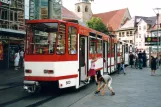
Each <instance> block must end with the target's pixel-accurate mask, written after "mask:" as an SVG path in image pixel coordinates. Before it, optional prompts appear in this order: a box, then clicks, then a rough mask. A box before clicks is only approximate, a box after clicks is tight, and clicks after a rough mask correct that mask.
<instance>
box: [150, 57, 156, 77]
mask: <svg viewBox="0 0 161 107" xmlns="http://www.w3.org/2000/svg"><path fill="white" fill-rule="evenodd" d="M156 68H157V58H154V57H153V56H151V76H154V75H155V70H156Z"/></svg>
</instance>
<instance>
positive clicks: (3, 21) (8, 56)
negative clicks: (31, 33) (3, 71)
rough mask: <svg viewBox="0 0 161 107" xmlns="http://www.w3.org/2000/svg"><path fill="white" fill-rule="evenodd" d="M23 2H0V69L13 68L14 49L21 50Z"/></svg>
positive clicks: (6, 0) (13, 0) (23, 33)
mask: <svg viewBox="0 0 161 107" xmlns="http://www.w3.org/2000/svg"><path fill="white" fill-rule="evenodd" d="M24 35H25V20H24V0H12V1H11V0H1V1H0V44H1V46H0V47H1V48H0V56H1V58H0V68H10V67H13V64H14V63H13V58H14V53H15V49H20V48H23V43H24Z"/></svg>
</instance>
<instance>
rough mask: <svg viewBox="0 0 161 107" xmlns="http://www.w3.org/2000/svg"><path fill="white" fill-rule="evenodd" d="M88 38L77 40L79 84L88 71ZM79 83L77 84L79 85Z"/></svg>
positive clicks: (82, 37) (81, 37)
mask: <svg viewBox="0 0 161 107" xmlns="http://www.w3.org/2000/svg"><path fill="white" fill-rule="evenodd" d="M87 68H88V37H84V36H81V35H80V38H79V78H80V82H81V81H84V80H85V79H86V78H87V71H88V69H87ZM80 82H79V83H80Z"/></svg>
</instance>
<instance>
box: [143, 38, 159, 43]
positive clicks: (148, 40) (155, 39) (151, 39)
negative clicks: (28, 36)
mask: <svg viewBox="0 0 161 107" xmlns="http://www.w3.org/2000/svg"><path fill="white" fill-rule="evenodd" d="M145 42H148V43H151V42H160V37H159V38H158V37H145Z"/></svg>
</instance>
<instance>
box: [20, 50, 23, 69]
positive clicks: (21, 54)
mask: <svg viewBox="0 0 161 107" xmlns="http://www.w3.org/2000/svg"><path fill="white" fill-rule="evenodd" d="M23 59H24V52H23V50H22V49H21V51H20V67H21V68H22V67H23V65H24V60H23Z"/></svg>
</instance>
